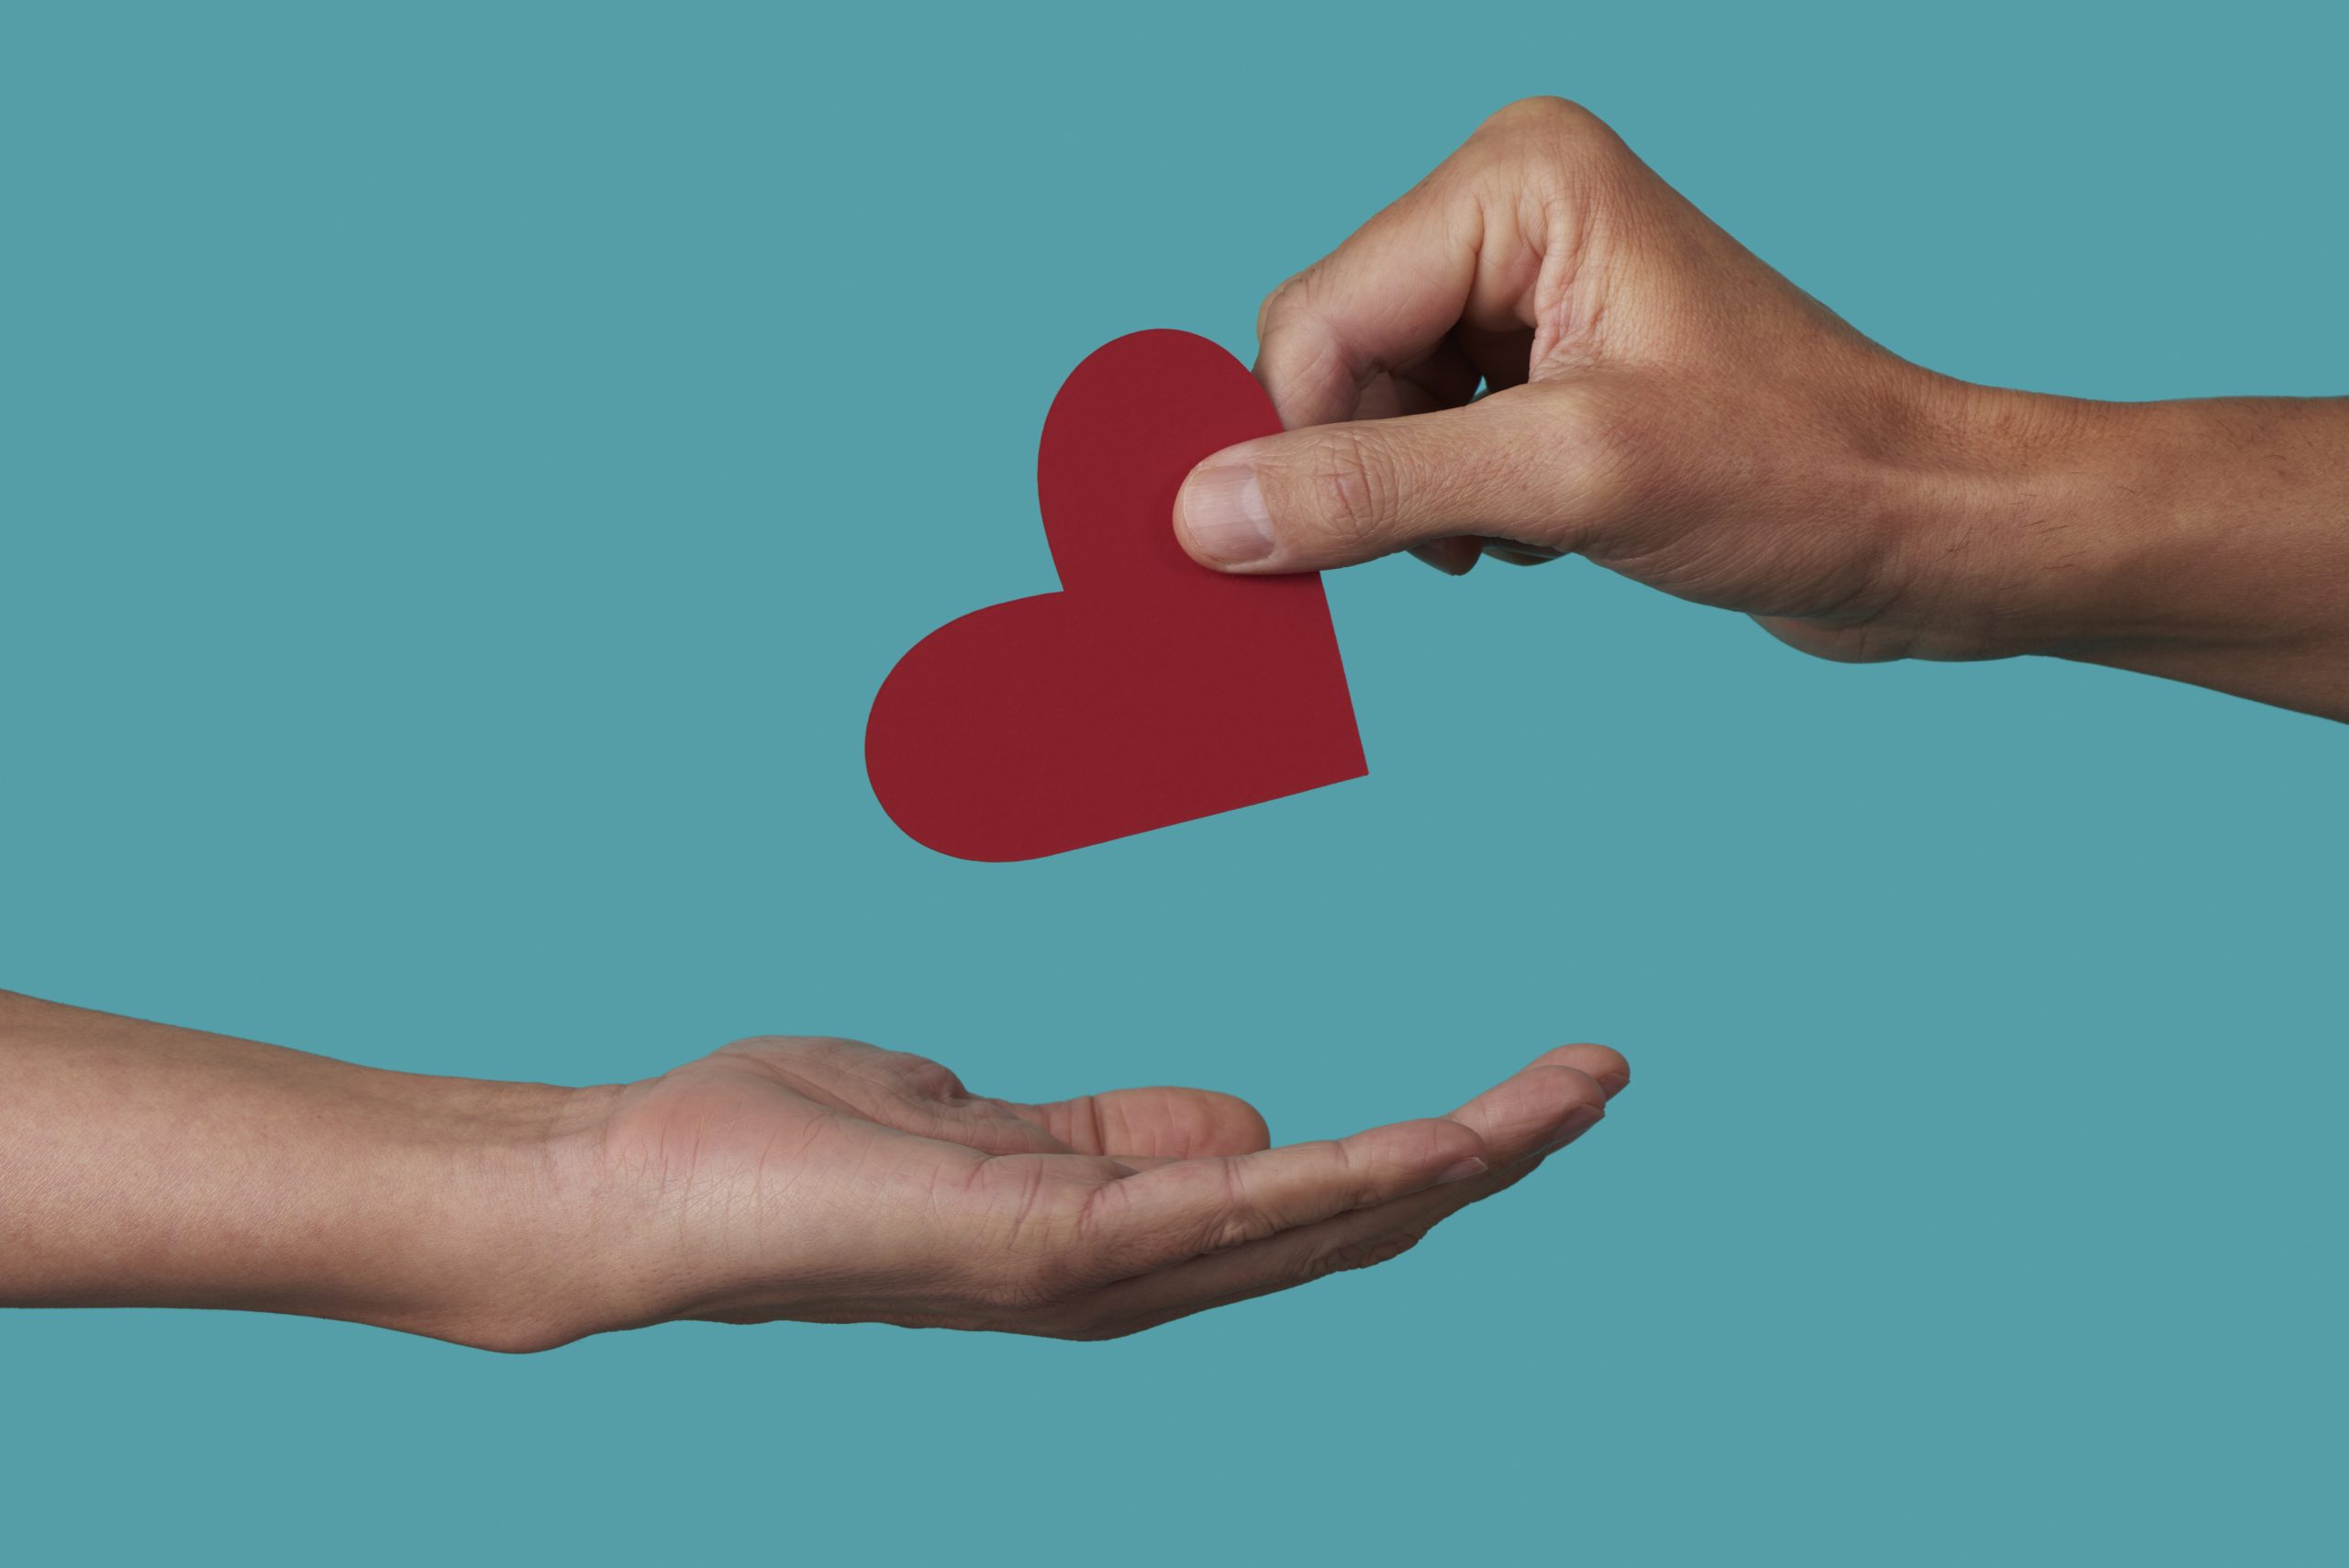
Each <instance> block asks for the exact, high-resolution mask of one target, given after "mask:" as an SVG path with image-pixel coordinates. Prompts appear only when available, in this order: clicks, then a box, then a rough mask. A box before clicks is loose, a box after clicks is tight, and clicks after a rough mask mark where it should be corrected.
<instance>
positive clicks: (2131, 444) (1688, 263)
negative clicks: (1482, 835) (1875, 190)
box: [1176, 98, 2349, 719]
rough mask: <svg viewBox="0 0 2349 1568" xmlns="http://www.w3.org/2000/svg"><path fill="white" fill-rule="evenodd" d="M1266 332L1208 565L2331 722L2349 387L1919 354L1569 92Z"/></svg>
mask: <svg viewBox="0 0 2349 1568" xmlns="http://www.w3.org/2000/svg"><path fill="white" fill-rule="evenodd" d="M1258 336H1259V339H1260V340H1261V351H1260V354H1259V357H1258V360H1257V364H1256V372H1257V374H1258V376H1259V378H1260V379H1261V380H1262V381H1263V383H1264V385H1265V386H1266V388H1268V389H1269V390H1270V392H1271V394H1272V396H1273V399H1274V402H1275V406H1277V407H1278V409H1279V411H1280V414H1281V417H1282V421H1283V423H1284V424H1285V425H1286V426H1288V427H1289V431H1288V433H1287V434H1286V435H1281V436H1275V437H1270V438H1266V439H1261V440H1256V441H1251V442H1247V443H1244V444H1242V445H1241V446H1237V447H1233V448H1230V449H1229V450H1226V451H1222V452H1219V453H1217V454H1216V455H1214V456H1213V457H1210V458H1208V460H1207V461H1206V462H1203V463H1202V464H1200V465H1199V467H1198V468H1197V470H1195V471H1194V472H1193V473H1192V474H1191V476H1190V477H1189V479H1188V480H1187V481H1186V484H1185V485H1184V488H1183V492H1182V495H1181V496H1180V498H1179V499H1178V501H1177V504H1176V531H1177V533H1178V535H1179V537H1181V539H1183V542H1184V544H1185V547H1186V549H1187V550H1190V552H1191V554H1192V555H1193V556H1194V557H1195V558H1196V559H1197V560H1198V561H1200V562H1203V563H1205V564H1208V565H1210V566H1215V567H1217V568H1219V569H1220V570H1224V571H1231V572H1304V571H1317V570H1321V569H1324V568H1328V567H1333V566H1344V565H1349V564H1352V563H1353V562H1362V561H1367V560H1370V559H1372V558H1374V557H1376V556H1381V555H1385V554H1388V553H1390V552H1393V551H1397V550H1410V551H1412V552H1413V553H1414V554H1416V555H1419V557H1420V558H1421V559H1423V560H1425V561H1427V562H1430V563H1431V564H1432V565H1435V566H1438V567H1439V568H1441V569H1442V570H1443V571H1445V572H1448V573H1454V574H1461V573H1466V572H1467V571H1468V570H1469V568H1470V567H1472V566H1474V565H1475V563H1476V562H1477V560H1478V559H1479V558H1480V557H1482V556H1492V557H1494V558H1496V559H1498V560H1501V561H1505V562H1512V563H1515V564H1519V565H1531V564H1538V563H1541V562H1549V561H1553V560H1556V559H1558V558H1560V557H1562V556H1566V555H1580V556H1584V557H1586V558H1587V559H1589V560H1590V561H1593V562H1597V563H1598V564H1599V565H1601V566H1604V567H1607V568H1609V570H1612V571H1615V572H1620V573H1624V574H1625V575H1627V576H1630V577H1633V578H1635V579H1637V580H1639V581H1641V582H1642V583H1646V584H1650V585H1652V586H1654V587H1657V588H1661V589H1663V590H1664V591H1665V592H1666V593H1670V594H1675V595H1679V596H1680V597H1682V598H1687V599H1692V600H1695V601H1697V602H1698V603H1700V604H1707V605H1713V606H1720V607H1722V608H1725V609H1731V610H1739V611H1742V612H1744V613H1745V614H1747V615H1750V616H1752V617H1754V619H1755V620H1757V621H1758V622H1760V623H1761V625H1762V626H1763V627H1764V628H1766V629H1768V630H1769V631H1770V632H1772V633H1773V634H1775V635H1776V636H1777V637H1778V638H1780V639H1783V640H1785V641H1787V642H1788V643H1791V644H1792V645H1793V646H1795V647H1796V648H1798V649H1801V650H1803V651H1806V652H1809V653H1814V654H1818V655H1820V656H1821V657H1824V658H1828V659H1835V660H1845V661H1876V660H1886V659H1899V658H1921V659H1998V658H2005V657H2009V656H2011V655H2016V654H2026V653H2032V654H2048V655H2054V656H2056V657H2061V658H2066V659H2076V660H2084V661H2087V662H2094V663H2100V664H2109V665H2114V666H2118V667H2121V668H2123V669H2129V670H2136V671H2141V672H2143V673H2149V674H2155V675H2162V676H2166V677H2169V678H2171V679H2175V680H2180V681H2189V682H2193V683H2195V684H2200V685H2205V686H2210V687H2214V688H2216V689H2218V690H2221V691H2225V692H2231V693H2234V694H2236V695H2243V696H2248V697H2253V698H2256V699H2258V700H2260V701H2263V702H2268V703H2274V704H2277V705H2280V706H2288V707H2295V708H2299V709H2302V710H2304V711H2307V712H2310V713H2313V714H2320V715H2323V716H2325V717H2332V718H2336V719H2349V401H2344V400H2343V399H2337V398H2325V399H2288V398H2221V399H2210V400H2201V401H2192V402H2175V403H2150V404H2116V403H2097V402H2088V401H2084V400H2080V399H2075V398H2065V397H2051V396H2043V395H2035V394H2031V393H2023V392H2014V391H2008V390H2004V389H2000V388H1994V387H1986V386H1976V385H1972V384H1966V383H1964V382H1960V381H1955V380H1953V379H1951V378H1950V377H1947V376H1943V375H1938V374H1935V373H1932V372H1931V371H1928V370H1925V369H1923V368H1921V367H1920V366H1918V365H1914V364H1911V363H1909V361H1905V360H1902V359H1900V358H1898V356H1896V355H1894V354H1892V353H1890V352H1888V351H1887V350H1884V349H1882V348H1880V347H1878V346H1877V345H1876V344H1875V343H1872V342H1870V341H1868V340H1867V339H1865V338H1863V337H1862V336H1860V334H1859V333H1857V332H1855V331H1854V330H1853V329H1852V328H1851V327H1849V326H1848V325H1846V324H1845V323H1844V322H1843V321H1842V320H1841V319H1839V318H1838V317H1835V316H1834V315H1833V314H1832V313H1831V312H1830V311H1828V310H1827V309H1826V308H1824V307H1823V306H1820V304H1819V303H1818V302H1817V301H1815V300H1813V299H1811V298H1810V297H1809V295H1805V294H1803V293H1802V292H1801V291H1800V290H1798V289H1797V288H1796V287H1794V286H1793V285H1792V284H1789V283H1787V280H1786V279H1784V278H1782V277H1780V276H1779V275H1778V274H1777V273H1776V272H1773V271H1771V270H1770V268H1769V267H1767V266H1766V265H1765V264H1764V263H1763V262H1762V261H1759V260H1758V259H1757V258H1755V257H1754V256H1753V254H1752V253H1751V252H1750V251H1748V250H1745V249H1744V248H1743V247H1742V246H1741V245H1739V244H1738V243H1737V242H1736V241H1735V240H1734V239H1731V238H1730V237H1729V236H1728V235H1727V234H1725V233H1723V232H1722V231H1721V230H1720V228H1718V227H1716V226H1715V225H1714V224H1713V223H1712V222H1710V221H1709V219H1707V218H1706V217H1705V216H1704V215H1703V214H1702V213H1699V212H1698V210H1697V209H1696V208H1695V207H1693V206H1690V205H1689V204H1688V203H1687V200H1686V199H1684V198H1683V197H1682V196H1681V195H1679V194H1678V193H1677V192H1675V191H1674V190H1673V189H1672V188H1671V187H1670V186H1669V185H1667V184H1665V183H1664V181H1663V180H1661V179H1660V178H1658V177H1657V176H1656V174H1655V173H1654V172H1653V171H1652V170H1651V169H1649V168H1648V167H1647V166H1646V165H1645V164H1644V163H1642V162H1641V161H1640V160H1639V159H1638V158H1637V157H1635V156H1634V155H1633V154H1632V153H1631V150H1630V149H1629V148H1627V147H1625V146H1624V145H1623V143H1622V141H1621V140H1620V139H1618V138H1617V137H1616V136H1615V135H1614V133H1613V132H1612V131H1610V130H1609V129H1608V128H1607V127H1606V126H1604V125H1603V124H1601V123H1600V122H1599V121H1598V119H1597V118H1595V117H1593V116H1591V115H1590V114H1588V113H1587V112H1586V111H1585V110H1583V109H1581V108H1578V107H1576V106H1574V105H1572V104H1568V103H1565V102H1564V101H1562V100H1558V99H1554V98H1542V99H1532V100H1529V101H1527V102H1524V103H1520V104H1516V105H1512V106H1509V107H1508V108H1507V109H1504V110H1503V111H1502V112H1501V113H1499V114H1498V115H1496V116H1495V117H1493V118H1492V119H1490V120H1489V121H1487V122H1486V124H1485V125H1484V127H1483V128H1480V129H1479V130H1478V131H1477V132H1476V134H1475V136H1474V137H1472V138H1471V139H1469V140H1468V142H1467V144H1466V145H1465V146H1464V147H1462V148H1461V149H1460V150H1459V151H1457V152H1455V153H1454V154H1453V156H1452V157H1451V158H1449V159H1447V160H1445V161H1444V162H1443V163H1442V166H1441V167H1439V168H1438V169H1437V170H1436V171H1435V172H1433V173H1432V174H1431V175H1429V176H1428V177H1427V178H1426V179H1425V180H1422V181H1421V182H1420V183H1419V184H1418V185H1416V186H1414V187H1413V188H1412V189H1411V190H1410V192H1409V193H1408V194H1407V195H1404V196H1403V197H1402V198H1401V199H1400V200H1398V201H1397V202H1396V203H1395V204H1394V205H1393V206H1389V207H1387V208H1386V210H1385V211H1384V212H1381V213H1380V214H1378V215H1377V216H1376V217H1374V218H1372V219H1371V220H1370V222H1368V223H1367V224H1365V225H1364V227H1363V228H1361V230H1360V231H1358V232H1357V233H1355V234H1354V235H1353V237H1352V238H1351V239H1347V240H1346V242H1345V243H1344V244H1342V245H1341V246H1340V247H1339V248H1338V249H1337V250H1335V251H1333V252H1332V253H1331V254H1330V255H1329V256H1327V257H1325V258H1324V259H1323V260H1321V261H1318V262H1316V263H1315V264H1314V265H1312V266H1311V267H1308V268H1307V269H1306V270H1305V271H1304V272H1299V273H1297V275H1296V276H1295V277H1293V278H1290V279H1289V280H1288V281H1287V282H1286V283H1285V284H1282V285H1281V286H1280V287H1279V288H1278V289H1276V290H1275V291H1274V293H1273V295H1271V297H1270V298H1268V299H1267V300H1266V301H1265V302H1264V309H1263V311H1262V313H1261V315H1260V317H1259V320H1258ZM1480 387H1481V388H1482V389H1483V391H1484V395H1478V392H1479V388H1480Z"/></svg>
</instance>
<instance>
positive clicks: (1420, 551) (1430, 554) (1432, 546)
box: [1411, 539, 1483, 577]
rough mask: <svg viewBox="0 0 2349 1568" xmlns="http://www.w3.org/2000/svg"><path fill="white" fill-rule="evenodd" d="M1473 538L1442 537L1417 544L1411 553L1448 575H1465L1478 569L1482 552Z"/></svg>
mask: <svg viewBox="0 0 2349 1568" xmlns="http://www.w3.org/2000/svg"><path fill="white" fill-rule="evenodd" d="M1482 553H1483V552H1482V550H1480V549H1479V548H1478V546H1477V543H1476V541H1475V539H1433V540H1431V541H1430V542H1428V543H1426V544H1415V545H1413V546H1412V547H1411V554H1412V555H1413V557H1415V558H1416V559H1418V560H1419V561H1421V562H1425V563H1427V564H1428V565H1430V566H1432V567H1434V568H1435V569H1436V570H1437V571H1438V572H1441V573H1443V574H1444V575H1445V576H1447V577H1465V576H1467V575H1468V573H1471V572H1473V571H1475V569H1476V562H1477V560H1478V558H1479V556H1480V555H1481V554H1482Z"/></svg>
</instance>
